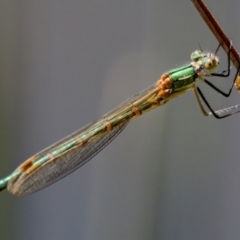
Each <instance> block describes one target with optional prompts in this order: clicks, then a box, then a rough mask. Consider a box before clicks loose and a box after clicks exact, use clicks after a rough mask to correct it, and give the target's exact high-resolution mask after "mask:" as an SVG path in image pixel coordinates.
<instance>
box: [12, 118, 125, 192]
mask: <svg viewBox="0 0 240 240" xmlns="http://www.w3.org/2000/svg"><path fill="white" fill-rule="evenodd" d="M127 123H128V122H125V123H124V124H122V125H119V126H117V127H116V128H114V129H113V130H112V131H110V132H106V133H105V134H104V135H102V136H101V137H99V138H97V139H96V140H94V141H91V142H89V143H88V144H86V145H84V146H82V147H81V148H79V149H77V150H75V149H73V150H71V151H69V152H68V153H67V154H65V155H63V156H59V157H58V158H56V159H54V161H49V162H47V163H46V164H44V165H43V166H42V167H40V168H39V169H37V170H36V171H35V172H34V174H30V175H28V176H25V177H24V175H23V176H21V177H20V178H18V180H17V181H16V182H14V180H13V182H12V183H11V181H10V183H9V185H8V190H9V191H10V192H11V193H13V194H14V195H16V196H24V195H28V194H31V193H34V192H36V191H38V190H41V189H42V188H45V187H47V186H49V185H51V184H53V183H54V182H56V181H58V180H59V179H61V178H63V177H65V176H67V175H68V174H70V173H71V172H73V171H75V170H76V169H78V168H79V167H81V166H82V165H84V164H85V163H86V162H88V161H89V160H90V159H91V158H93V157H94V156H95V155H96V154H97V153H99V152H100V151H101V150H102V149H103V148H105V147H106V146H107V145H108V144H109V143H110V142H111V141H112V140H113V139H114V138H115V137H117V136H118V135H119V134H120V133H121V132H122V131H123V129H124V128H125V127H126V125H127ZM13 179H14V178H13Z"/></svg>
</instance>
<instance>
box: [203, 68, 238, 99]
mask: <svg viewBox="0 0 240 240" xmlns="http://www.w3.org/2000/svg"><path fill="white" fill-rule="evenodd" d="M239 71H240V63H239V66H238V69H237V71H236V73H235V76H234V78H233V82H232V86H231V88H230V89H229V91H228V92H224V91H222V90H221V89H219V88H218V87H216V86H215V85H214V84H213V83H211V82H209V81H208V80H206V79H203V81H204V82H205V83H206V84H207V85H208V86H209V87H211V88H213V89H214V90H215V91H216V92H218V93H220V94H222V95H223V96H224V97H229V96H230V95H231V93H232V89H233V86H234V83H235V82H236V79H237V78H238V74H239Z"/></svg>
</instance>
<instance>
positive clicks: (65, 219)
mask: <svg viewBox="0 0 240 240" xmlns="http://www.w3.org/2000/svg"><path fill="white" fill-rule="evenodd" d="M206 4H207V5H208V6H209V8H210V9H211V10H212V12H213V14H214V15H215V17H216V18H217V19H218V21H219V22H220V24H221V26H222V27H223V29H224V30H225V31H226V33H227V34H228V36H229V38H231V39H232V40H233V43H234V45H235V46H236V48H237V49H238V50H239V51H240V43H239V39H240V27H239V24H238V23H239V8H240V3H239V2H238V1H233V0H232V1H220V0H219V1H217V2H216V1H206ZM198 42H199V43H200V44H201V46H202V48H203V49H207V50H213V51H214V50H215V48H216V46H217V42H216V40H215V39H214V37H213V36H212V34H211V32H210V31H209V29H208V28H207V27H206V25H205V23H204V22H203V20H202V19H201V17H200V16H199V14H198V13H197V11H196V9H194V7H193V6H192V4H191V2H190V1H178V0H172V1H169V0H162V1H159V0H158V1H157V0H148V1H146V0H121V1H116V0H115V1H113V0H111V1H110V0H104V1H103V0H88V1H87V0H79V1H74V0H69V1H61V0H60V1H59V0H58V1H44V0H31V1H30V0H28V1H27V0H25V1H1V2H0V133H1V134H0V140H1V143H0V176H1V177H4V176H6V175H8V174H9V173H11V172H12V171H13V170H14V169H15V168H16V167H17V166H18V165H19V164H20V163H22V162H23V161H24V160H25V159H27V158H28V157H30V156H31V155H33V154H35V153H37V152H38V151H40V150H42V149H43V148H45V147H47V146H48V145H50V144H52V143H54V142H55V141H57V140H59V139H61V138H63V137H65V136H66V135H68V134H70V133H72V132H73V131H75V130H77V129H78V128H80V127H82V126H84V125H85V124H87V123H88V122H90V121H92V120H95V119H97V118H99V117H101V116H102V115H103V114H105V113H106V112H107V111H109V110H111V109H112V108H114V107H116V106H117V105H118V104H120V103H121V102H122V101H124V100H126V99H127V98H128V97H130V96H132V95H134V94H135V93H137V92H139V91H141V90H143V89H144V88H146V87H148V86H149V85H150V84H153V83H154V82H155V81H157V79H159V77H160V75H161V74H162V73H163V72H164V71H167V70H169V69H171V68H173V67H176V66H180V65H181V64H185V63H187V62H189V56H190V53H191V52H192V51H193V50H195V49H197V48H199V47H198ZM220 57H221V62H222V64H221V69H225V68H226V55H225V54H224V53H220ZM233 71H235V69H233ZM216 81H218V83H219V85H220V86H222V88H223V89H228V88H229V85H230V79H229V80H226V79H225V80H219V79H217V80H216ZM216 81H215V83H216ZM200 86H202V87H203V90H204V92H205V93H206V94H207V97H208V98H209V99H210V101H211V103H212V104H213V106H214V108H216V109H218V108H222V107H225V106H228V105H234V104H236V103H239V102H240V98H239V95H238V93H236V91H235V92H234V94H233V96H232V97H231V99H229V100H226V99H225V98H223V97H222V96H219V95H218V94H216V93H214V91H212V90H208V88H207V87H205V86H203V85H202V84H200ZM239 119H240V116H238V115H235V116H233V117H230V118H227V119H225V120H221V121H219V120H216V119H214V118H211V117H208V118H206V117H204V116H203V115H202V113H201V112H200V110H199V107H198V105H197V102H196V100H195V98H194V95H193V93H192V92H191V91H189V92H188V93H187V94H185V95H184V96H182V97H180V98H179V99H176V100H174V101H172V102H170V103H168V104H166V105H165V106H163V107H161V108H159V109H157V110H155V111H152V112H149V113H148V114H146V115H144V116H142V117H140V118H138V119H136V120H134V121H133V122H131V123H130V124H129V125H128V127H127V128H126V129H125V130H124V132H123V133H122V134H121V135H120V136H119V137H118V138H117V139H115V140H114V141H113V142H112V143H111V144H110V145H109V146H108V147H107V148H106V149H104V150H103V151H102V152H101V153H100V154H98V155H97V156H96V157H95V158H94V159H92V160H91V161H90V162H89V163H87V164H86V165H84V166H83V167H82V168H80V169H79V170H78V171H76V172H74V173H73V174H71V175H70V176H68V177H66V178H64V179H63V180H61V181H59V182H57V183H56V184H54V185H52V186H50V187H48V188H46V189H44V190H42V191H40V192H38V193H36V194H33V195H30V196H27V197H24V198H16V197H14V196H11V195H10V194H9V193H8V192H7V191H5V192H3V193H1V195H0V206H1V207H0V239H4V240H9V239H19V240H21V239H24V240H32V239H38V240H39V239H40V240H41V239H51V240H62V239H68V240H74V239H83V240H113V239H114V240H123V239H124V240H125V239H126V240H127V239H131V240H133V239H136V240H142V239H148V240H150V239H163V240H168V239H169V240H170V239H177V240H183V239H184V240H185V239H195V240H198V239H199V240H200V239H211V240H212V239H218V240H221V239H228V240H231V239H232V240H235V239H239V238H240V229H239V226H240V225H239V224H240V174H239V173H240V159H239V136H240V127H239Z"/></svg>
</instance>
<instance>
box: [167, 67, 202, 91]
mask: <svg viewBox="0 0 240 240" xmlns="http://www.w3.org/2000/svg"><path fill="white" fill-rule="evenodd" d="M166 74H167V75H169V78H170V79H171V80H172V81H173V83H172V84H173V85H172V88H173V91H179V90H182V89H184V88H190V87H192V85H193V84H194V83H195V81H196V79H197V77H198V75H197V73H196V70H195V69H194V67H193V66H192V65H191V64H188V65H185V66H181V67H178V68H174V69H172V70H170V71H168V72H167V73H166Z"/></svg>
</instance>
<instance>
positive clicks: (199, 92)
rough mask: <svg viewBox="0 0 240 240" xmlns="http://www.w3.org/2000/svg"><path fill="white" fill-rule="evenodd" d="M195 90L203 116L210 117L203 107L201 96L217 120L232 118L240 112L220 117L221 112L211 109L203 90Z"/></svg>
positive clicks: (195, 88) (196, 88)
mask: <svg viewBox="0 0 240 240" xmlns="http://www.w3.org/2000/svg"><path fill="white" fill-rule="evenodd" d="M193 90H194V93H195V96H196V98H197V102H198V104H199V106H200V109H201V111H202V113H203V115H205V116H209V113H207V112H206V111H205V109H204V107H203V105H202V102H201V100H200V98H199V95H200V97H201V98H202V100H203V101H204V103H205V104H206V105H207V107H208V109H209V110H210V112H211V114H212V115H213V116H214V117H215V118H217V119H222V118H226V117H230V116H231V115H233V114H236V113H239V112H240V110H238V111H236V112H233V113H227V114H225V115H219V114H218V112H219V111H214V110H213V108H212V107H211V105H210V104H209V102H208V101H207V99H206V98H205V96H204V95H203V93H202V91H201V89H200V88H199V87H194V89H193Z"/></svg>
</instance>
